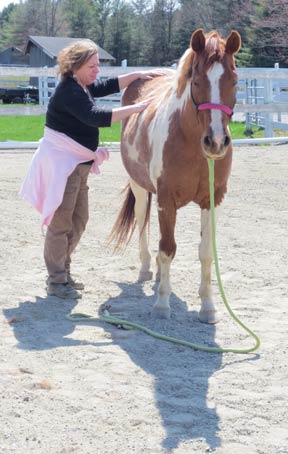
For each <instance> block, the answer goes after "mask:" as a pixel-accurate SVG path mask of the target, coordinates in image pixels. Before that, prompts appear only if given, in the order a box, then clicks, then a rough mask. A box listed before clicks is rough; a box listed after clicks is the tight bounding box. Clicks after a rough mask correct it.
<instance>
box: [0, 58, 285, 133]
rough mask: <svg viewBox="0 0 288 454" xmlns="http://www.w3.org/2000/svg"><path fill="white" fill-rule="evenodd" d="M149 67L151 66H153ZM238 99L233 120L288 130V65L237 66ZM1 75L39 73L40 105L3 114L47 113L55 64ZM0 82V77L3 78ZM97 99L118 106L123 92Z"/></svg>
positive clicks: (108, 73) (117, 70) (115, 70)
mask: <svg viewBox="0 0 288 454" xmlns="http://www.w3.org/2000/svg"><path fill="white" fill-rule="evenodd" d="M142 69H148V68H147V67H143V68H142V67H123V66H121V67H111V66H107V67H104V66H103V67H101V78H103V79H105V78H108V77H116V76H117V75H119V74H125V73H127V72H131V71H139V70H142ZM150 69H152V68H151V67H150ZM237 71H238V78H239V84H238V90H237V103H236V106H235V109H234V118H233V119H234V120H237V119H239V118H240V119H241V120H244V119H245V120H246V127H247V129H249V128H251V126H252V125H258V126H259V127H261V128H263V129H264V130H265V137H269V138H272V137H273V136H274V131H275V129H279V130H281V131H288V69H279V68H278V67H277V65H275V68H238V70H237ZM0 76H1V77H2V78H3V77H4V78H6V81H7V79H8V77H9V76H13V77H14V78H15V77H17V76H18V77H20V76H21V77H23V76H27V77H38V80H39V106H33V105H25V106H21V108H19V106H17V107H16V106H15V107H13V105H10V106H1V104H0V121H1V115H39V114H40V113H45V112H46V108H47V103H48V100H49V97H50V96H51V93H52V92H53V90H54V88H55V86H56V84H57V78H56V74H55V68H31V67H1V66H0ZM0 85H1V80H0ZM97 103H99V104H102V105H110V106H115V105H119V103H120V95H117V94H116V95H111V96H107V97H105V98H98V99H97Z"/></svg>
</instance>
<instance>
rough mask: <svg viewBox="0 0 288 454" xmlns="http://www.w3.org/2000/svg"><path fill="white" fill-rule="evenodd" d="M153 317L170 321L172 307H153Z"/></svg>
mask: <svg viewBox="0 0 288 454" xmlns="http://www.w3.org/2000/svg"><path fill="white" fill-rule="evenodd" d="M151 315H152V317H153V318H162V319H166V320H167V319H169V318H170V315H171V310H170V307H163V306H153V308H152V312H151Z"/></svg>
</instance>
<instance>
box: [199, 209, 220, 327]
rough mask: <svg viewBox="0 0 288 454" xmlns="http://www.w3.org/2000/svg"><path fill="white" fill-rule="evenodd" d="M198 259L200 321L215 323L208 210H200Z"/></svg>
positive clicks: (216, 319) (215, 312) (216, 318)
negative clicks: (199, 270)
mask: <svg viewBox="0 0 288 454" xmlns="http://www.w3.org/2000/svg"><path fill="white" fill-rule="evenodd" d="M199 259H200V262H201V284H200V288H199V295H200V298H201V309H200V312H199V318H200V321H201V322H203V323H211V324H213V323H217V321H218V317H217V311H216V307H215V304H214V302H213V293H212V287H211V268H212V263H213V250H212V233H211V220H210V211H209V210H201V241H200V245H199Z"/></svg>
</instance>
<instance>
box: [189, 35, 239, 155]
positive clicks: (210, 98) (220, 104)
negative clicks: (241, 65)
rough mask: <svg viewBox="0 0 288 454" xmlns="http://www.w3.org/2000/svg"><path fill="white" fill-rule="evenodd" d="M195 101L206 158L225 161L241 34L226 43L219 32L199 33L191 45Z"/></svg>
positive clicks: (229, 136) (234, 95)
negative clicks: (235, 58)
mask: <svg viewBox="0 0 288 454" xmlns="http://www.w3.org/2000/svg"><path fill="white" fill-rule="evenodd" d="M190 46H191V49H190V57H191V60H190V62H191V63H190V69H189V70H190V74H189V76H190V78H191V79H190V82H191V99H192V103H193V105H194V106H193V107H194V109H195V110H196V111H197V116H198V120H199V122H200V124H201V126H202V129H203V134H202V138H201V141H202V148H203V152H204V155H205V156H206V157H209V158H211V159H221V158H223V157H224V156H225V155H226V152H227V150H228V148H229V147H230V145H231V135H230V131H229V120H230V118H231V116H232V114H233V107H234V104H235V100H236V85H237V73H236V67H235V62H234V54H235V53H236V52H238V50H239V49H240V46H241V38H240V35H239V33H238V32H236V31H232V32H231V33H230V35H229V36H228V38H227V40H226V42H225V41H224V40H223V39H221V38H220V36H219V34H218V33H217V32H211V33H209V34H208V35H204V33H203V30H201V29H199V30H196V31H195V32H194V33H193V34H192V37H191V42H190Z"/></svg>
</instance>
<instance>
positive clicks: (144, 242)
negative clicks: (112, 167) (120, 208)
mask: <svg viewBox="0 0 288 454" xmlns="http://www.w3.org/2000/svg"><path fill="white" fill-rule="evenodd" d="M130 186H131V189H132V192H133V194H134V196H135V207H134V211H135V217H136V221H137V224H138V229H139V257H140V262H141V268H140V271H139V281H148V280H150V279H152V277H153V273H152V271H151V269H150V267H151V253H150V251H149V246H148V237H147V227H145V229H144V230H143V231H142V229H143V225H144V221H145V215H146V209H147V194H148V193H147V191H146V190H145V189H143V188H141V187H140V186H139V185H138V184H137V183H136V182H135V181H134V180H132V179H130ZM141 232H142V233H141Z"/></svg>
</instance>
